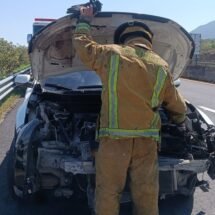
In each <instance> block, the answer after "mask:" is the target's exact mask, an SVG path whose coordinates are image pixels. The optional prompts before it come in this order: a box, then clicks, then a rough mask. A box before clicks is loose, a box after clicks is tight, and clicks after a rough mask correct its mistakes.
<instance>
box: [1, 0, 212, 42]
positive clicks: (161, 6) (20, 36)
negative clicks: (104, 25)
mask: <svg viewBox="0 0 215 215" xmlns="http://www.w3.org/2000/svg"><path fill="white" fill-rule="evenodd" d="M101 1H102V3H103V11H122V12H136V13H143V14H150V15H156V16H161V17H166V18H169V19H172V20H174V21H175V22H177V23H179V24H180V25H182V26H183V27H184V28H185V29H186V30H187V31H188V32H190V31H192V30H193V29H195V28H196V27H198V26H200V25H203V24H206V23H208V22H211V21H214V20H215V12H214V11H215V1H214V0H204V1H202V0H147V1H145V0H131V1H128V0H124V1H123V0H101ZM0 2H1V4H0V38H4V39H6V40H7V41H10V42H13V43H14V44H16V45H18V44H19V45H27V42H26V38H27V34H29V33H32V23H33V21H34V18H36V17H39V18H60V17H62V16H65V15H66V10H67V8H69V7H70V6H72V5H75V4H81V3H85V1H84V0H80V1H78V0H72V1H69V0H60V1H53V0H34V1H31V0H28V1H27V0H19V1H17V0H0Z"/></svg>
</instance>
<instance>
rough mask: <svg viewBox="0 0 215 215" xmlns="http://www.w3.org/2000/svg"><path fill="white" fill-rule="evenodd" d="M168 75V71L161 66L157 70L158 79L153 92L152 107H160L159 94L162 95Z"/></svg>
mask: <svg viewBox="0 0 215 215" xmlns="http://www.w3.org/2000/svg"><path fill="white" fill-rule="evenodd" d="M166 77H167V73H166V71H165V70H164V69H163V68H162V67H159V70H158V72H157V80H156V83H155V86H154V92H153V96H152V101H151V106H152V108H154V107H158V105H159V96H160V93H161V90H162V89H163V86H164V82H165V80H166Z"/></svg>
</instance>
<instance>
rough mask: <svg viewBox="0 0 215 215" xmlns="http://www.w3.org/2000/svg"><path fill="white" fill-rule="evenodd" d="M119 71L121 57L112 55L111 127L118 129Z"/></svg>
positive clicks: (110, 82)
mask: <svg viewBox="0 0 215 215" xmlns="http://www.w3.org/2000/svg"><path fill="white" fill-rule="evenodd" d="M118 71H119V55H116V54H114V55H112V56H111V60H110V70H109V78H108V90H109V127H110V128H118V96H117V80H118Z"/></svg>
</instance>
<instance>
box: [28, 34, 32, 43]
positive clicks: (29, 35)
mask: <svg viewBox="0 0 215 215" xmlns="http://www.w3.org/2000/svg"><path fill="white" fill-rule="evenodd" d="M31 39H32V34H27V43H30V41H31Z"/></svg>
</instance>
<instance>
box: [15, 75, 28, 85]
mask: <svg viewBox="0 0 215 215" xmlns="http://www.w3.org/2000/svg"><path fill="white" fill-rule="evenodd" d="M30 79H31V76H30V75H27V74H20V75H17V76H16V77H15V80H14V82H15V84H16V85H25V84H28V83H29V82H30Z"/></svg>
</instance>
